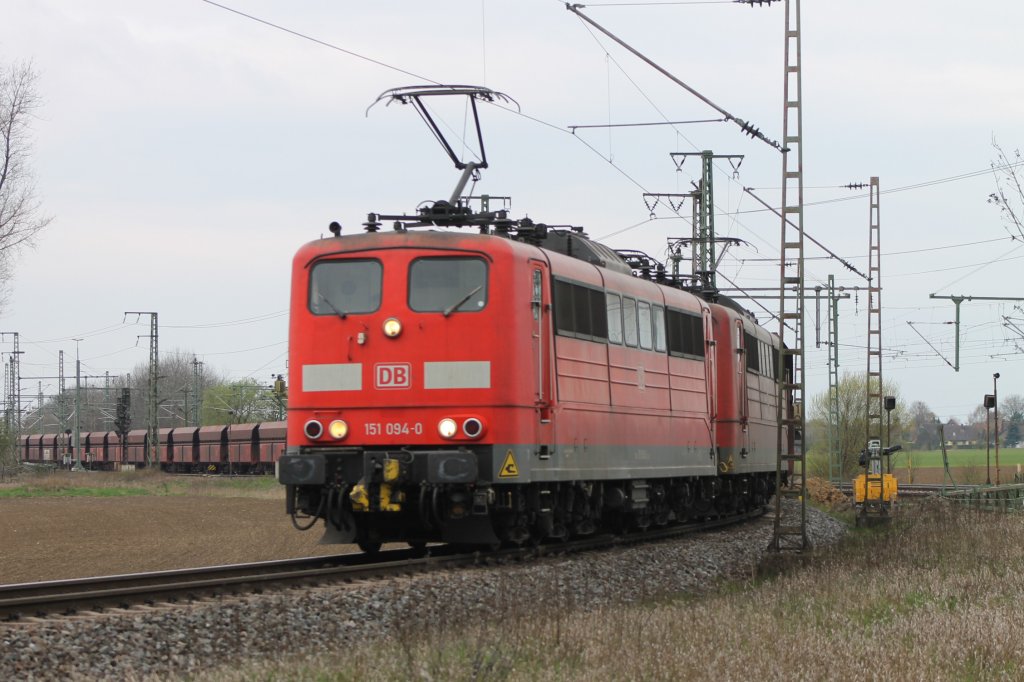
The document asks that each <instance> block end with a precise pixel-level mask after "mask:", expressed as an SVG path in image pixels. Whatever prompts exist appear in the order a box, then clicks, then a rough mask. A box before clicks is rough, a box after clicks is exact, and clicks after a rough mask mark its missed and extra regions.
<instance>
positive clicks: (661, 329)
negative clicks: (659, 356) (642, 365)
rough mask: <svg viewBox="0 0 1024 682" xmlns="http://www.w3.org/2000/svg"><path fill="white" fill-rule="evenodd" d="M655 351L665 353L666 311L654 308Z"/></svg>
mask: <svg viewBox="0 0 1024 682" xmlns="http://www.w3.org/2000/svg"><path fill="white" fill-rule="evenodd" d="M654 350H656V351H658V352H659V353H664V352H665V309H664V308H662V307H661V306H660V305H656V306H654Z"/></svg>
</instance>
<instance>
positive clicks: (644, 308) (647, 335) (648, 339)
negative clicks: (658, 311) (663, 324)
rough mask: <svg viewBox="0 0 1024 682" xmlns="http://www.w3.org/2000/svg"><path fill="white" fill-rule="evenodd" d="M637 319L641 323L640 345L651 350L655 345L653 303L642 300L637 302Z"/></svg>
mask: <svg viewBox="0 0 1024 682" xmlns="http://www.w3.org/2000/svg"><path fill="white" fill-rule="evenodd" d="M636 305H637V308H636V311H637V320H638V322H639V325H640V347H641V348H643V349H645V350H651V348H653V347H654V343H653V341H654V338H653V334H652V326H651V304H650V303H647V302H646V301H640V302H638V303H637V304H636Z"/></svg>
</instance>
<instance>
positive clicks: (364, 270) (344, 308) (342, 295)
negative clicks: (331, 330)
mask: <svg viewBox="0 0 1024 682" xmlns="http://www.w3.org/2000/svg"><path fill="white" fill-rule="evenodd" d="M382 270H383V269H382V268H381V264H380V261H376V260H329V261H323V262H320V263H317V264H316V265H314V266H313V272H312V273H311V274H310V281H309V310H310V312H312V313H313V314H314V315H340V316H342V317H344V316H345V315H352V314H355V313H372V312H374V311H375V310H377V309H378V308H380V289H381V279H382Z"/></svg>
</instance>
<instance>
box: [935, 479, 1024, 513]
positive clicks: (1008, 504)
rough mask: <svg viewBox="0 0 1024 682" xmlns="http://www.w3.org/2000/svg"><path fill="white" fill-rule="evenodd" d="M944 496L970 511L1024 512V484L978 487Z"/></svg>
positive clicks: (954, 491) (953, 491)
mask: <svg viewBox="0 0 1024 682" xmlns="http://www.w3.org/2000/svg"><path fill="white" fill-rule="evenodd" d="M944 496H945V497H946V498H947V499H949V500H952V501H953V502H956V503H957V504H960V505H961V506H964V507H967V508H970V509H979V510H984V511H1001V512H1014V511H1024V484H1021V483H1011V484H1008V485H994V486H978V487H973V488H967V489H959V490H952V491H947V492H946V493H945V494H944Z"/></svg>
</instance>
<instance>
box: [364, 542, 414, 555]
mask: <svg viewBox="0 0 1024 682" xmlns="http://www.w3.org/2000/svg"><path fill="white" fill-rule="evenodd" d="M410 544H411V543H410ZM356 545H357V546H358V547H359V549H361V550H362V551H363V552H365V553H366V554H376V553H377V552H379V551H380V543H379V542H370V541H359V542H357V543H356Z"/></svg>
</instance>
